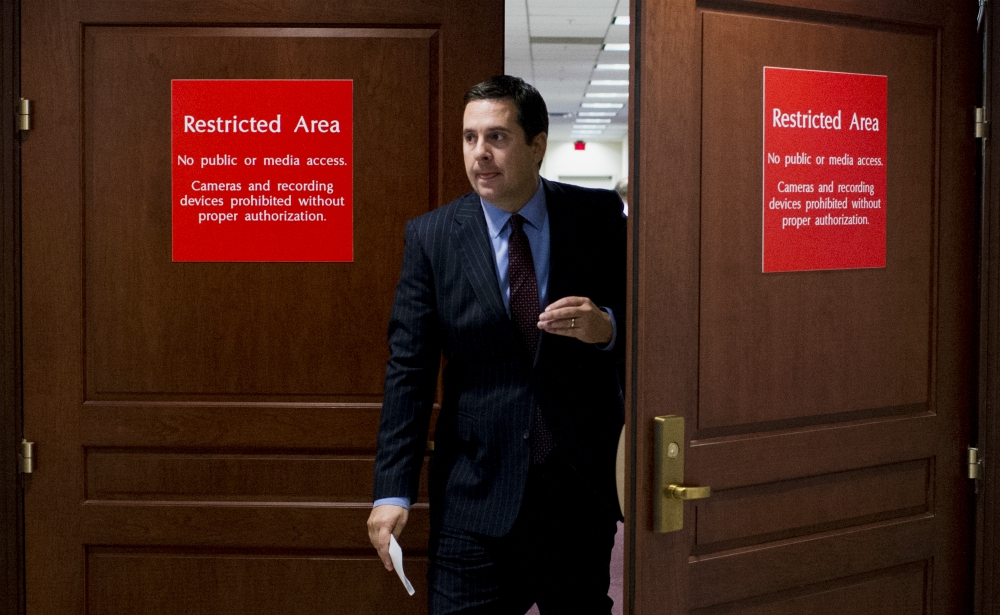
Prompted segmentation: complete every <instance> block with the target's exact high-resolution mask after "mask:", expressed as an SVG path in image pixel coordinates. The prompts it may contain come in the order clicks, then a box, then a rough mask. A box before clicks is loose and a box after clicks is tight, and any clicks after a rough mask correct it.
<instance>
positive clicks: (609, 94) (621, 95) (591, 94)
mask: <svg viewBox="0 0 1000 615" xmlns="http://www.w3.org/2000/svg"><path fill="white" fill-rule="evenodd" d="M584 96H585V97H586V98H628V92H587V93H586V94H584Z"/></svg>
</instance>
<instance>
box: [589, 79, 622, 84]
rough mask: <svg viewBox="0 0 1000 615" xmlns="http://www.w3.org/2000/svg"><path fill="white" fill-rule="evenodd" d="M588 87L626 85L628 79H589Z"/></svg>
mask: <svg viewBox="0 0 1000 615" xmlns="http://www.w3.org/2000/svg"><path fill="white" fill-rule="evenodd" d="M590 85H628V79H591V81H590Z"/></svg>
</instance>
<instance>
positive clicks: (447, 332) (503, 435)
mask: <svg viewBox="0 0 1000 615" xmlns="http://www.w3.org/2000/svg"><path fill="white" fill-rule="evenodd" d="M547 135H548V112H547V110H546V107H545V102H544V101H543V100H542V97H541V96H540V95H539V94H538V91H537V90H535V89H534V88H533V87H531V86H530V85H528V84H526V83H525V82H524V81H522V80H520V79H518V78H515V77H508V76H502V77H494V78H491V79H489V80H487V81H485V82H483V83H480V84H479V85H477V86H475V87H473V88H472V89H471V90H470V91H469V92H468V93H467V94H466V97H465V114H464V117H463V143H464V157H465V168H466V172H467V174H468V176H469V181H470V183H471V184H472V187H473V189H474V192H473V193H470V194H467V195H465V196H463V197H461V198H459V199H457V200H455V201H453V202H451V203H449V204H448V205H446V206H444V207H442V208H440V209H437V210H435V211H432V212H430V213H428V214H425V215H423V216H420V217H418V218H416V219H414V220H411V221H410V222H409V223H408V224H407V227H406V249H405V252H404V256H403V267H402V272H401V275H400V281H399V285H398V286H397V289H396V298H395V302H394V304H393V309H392V316H391V321H390V325H389V346H390V351H391V358H390V360H389V364H388V367H387V369H386V379H385V399H384V403H383V408H382V418H381V425H380V427H379V434H378V453H377V456H376V460H375V506H374V507H373V509H372V513H371V516H370V517H369V520H368V532H369V537H370V538H371V541H372V544H373V545H374V546H375V548H376V549H377V550H378V553H379V556H380V557H381V558H382V560H383V562H384V564H385V566H386V568H387V569H389V570H392V563H391V560H390V558H389V555H388V546H389V535H390V534H393V535H395V536H399V534H400V532H402V530H403V527H404V526H405V524H406V520H407V515H408V508H409V505H410V504H411V503H413V502H414V501H415V500H416V497H417V485H418V481H419V473H420V466H421V463H422V460H423V456H424V449H425V442H426V439H427V432H428V423H429V420H430V414H431V407H432V403H433V399H434V394H435V389H436V384H437V376H438V369H439V366H440V365H441V364H442V361H441V356H442V354H443V356H444V359H445V361H444V364H445V368H444V379H443V381H444V396H443V402H442V404H441V412H440V416H439V419H438V422H437V426H436V432H435V433H436V436H435V440H436V447H435V451H434V455H433V457H432V460H431V465H430V481H429V482H430V485H429V494H430V495H429V500H430V507H431V508H430V511H431V541H430V553H429V557H430V567H429V571H428V582H429V596H428V600H429V608H430V613H431V614H432V615H441V614H445V613H449V614H450V613H476V614H481V613H518V614H523V613H524V612H525V611H526V610H527V609H528V608H529V607H530V606H531V605H532V604H533V603H536V602H537V604H538V606H539V609H540V611H541V613H542V614H543V615H548V614H550V613H573V614H575V615H579V614H586V613H601V614H602V615H607V614H608V613H610V610H611V599H610V598H609V597H608V595H607V593H608V585H609V563H610V557H611V548H612V545H613V542H614V534H615V531H616V521H617V519H619V518H620V516H621V513H620V512H619V509H618V503H617V496H616V491H615V479H614V459H615V449H616V446H617V441H618V434H619V432H620V430H621V427H622V424H623V420H624V419H623V416H624V414H623V402H622V393H621V387H620V385H619V380H618V373H617V366H618V365H619V364H620V362H621V361H622V357H623V352H622V350H623V347H624V337H625V336H624V329H623V325H624V323H625V315H624V304H625V257H626V254H625V222H624V218H623V215H622V202H621V200H620V199H619V198H618V196H617V195H616V194H615V193H614V192H612V191H608V190H591V189H584V188H578V187H574V186H569V185H564V184H559V183H555V182H550V181H547V180H544V179H541V178H540V176H539V168H540V165H541V161H542V157H543V156H544V155H545V148H546V143H547Z"/></svg>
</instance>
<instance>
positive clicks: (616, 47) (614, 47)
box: [604, 43, 630, 51]
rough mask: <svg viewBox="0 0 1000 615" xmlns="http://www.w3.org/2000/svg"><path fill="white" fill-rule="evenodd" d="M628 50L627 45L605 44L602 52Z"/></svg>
mask: <svg viewBox="0 0 1000 615" xmlns="http://www.w3.org/2000/svg"><path fill="white" fill-rule="evenodd" d="M629 49H630V47H629V44H628V43H605V44H604V51H628V50H629Z"/></svg>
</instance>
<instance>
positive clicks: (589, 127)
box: [573, 124, 607, 132]
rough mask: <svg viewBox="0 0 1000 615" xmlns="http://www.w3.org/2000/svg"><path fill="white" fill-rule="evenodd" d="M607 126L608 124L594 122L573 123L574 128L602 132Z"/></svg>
mask: <svg viewBox="0 0 1000 615" xmlns="http://www.w3.org/2000/svg"><path fill="white" fill-rule="evenodd" d="M605 128H607V126H595V125H593V124H573V130H596V131H597V132H601V131H602V130H604V129H605Z"/></svg>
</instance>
